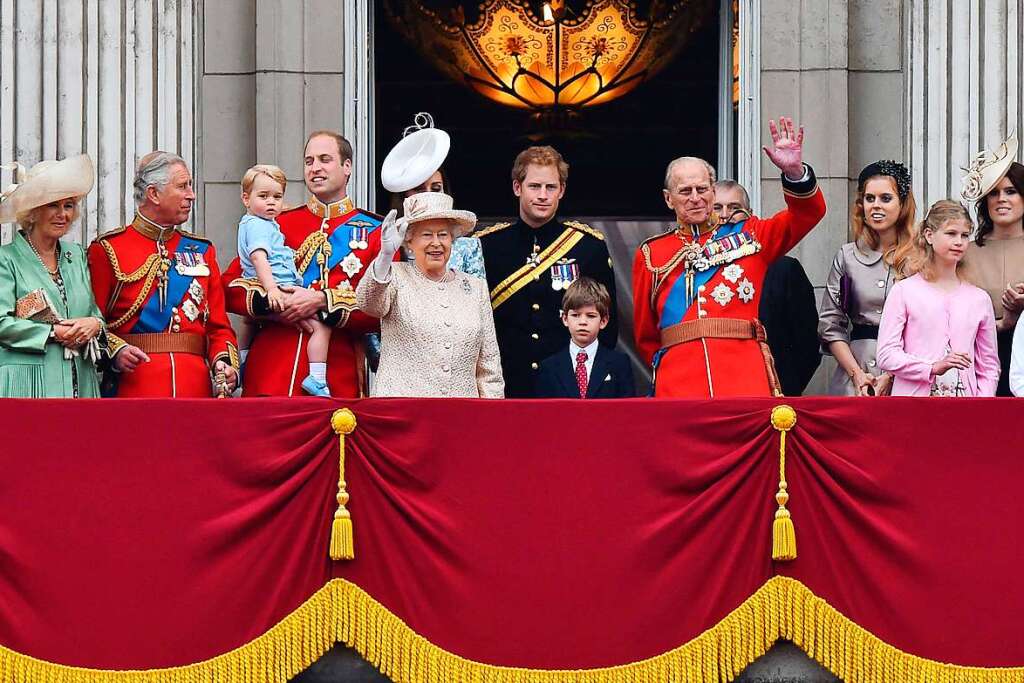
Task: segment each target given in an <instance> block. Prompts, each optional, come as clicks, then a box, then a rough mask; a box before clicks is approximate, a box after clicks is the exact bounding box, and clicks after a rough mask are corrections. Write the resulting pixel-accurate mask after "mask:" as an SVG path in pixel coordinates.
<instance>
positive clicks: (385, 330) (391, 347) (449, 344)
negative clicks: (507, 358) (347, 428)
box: [356, 192, 505, 398]
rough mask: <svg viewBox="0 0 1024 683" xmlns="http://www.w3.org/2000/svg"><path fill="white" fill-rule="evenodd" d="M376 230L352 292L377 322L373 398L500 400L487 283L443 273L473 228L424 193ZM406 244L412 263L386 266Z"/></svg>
mask: <svg viewBox="0 0 1024 683" xmlns="http://www.w3.org/2000/svg"><path fill="white" fill-rule="evenodd" d="M404 208H405V216H404V217H403V218H402V219H399V220H396V212H394V211H392V212H391V213H390V214H388V216H387V218H385V220H384V224H383V225H382V227H381V230H382V234H381V250H380V254H379V255H378V257H377V258H376V259H375V260H374V261H373V263H372V264H371V265H370V272H369V273H368V274H367V275H368V277H363V278H362V279H361V280H360V282H359V286H358V288H357V289H356V300H357V302H358V305H359V308H360V310H362V311H363V312H364V313H366V314H368V315H372V316H374V317H377V318H380V320H381V324H380V327H381V355H380V365H379V367H378V371H377V377H376V381H375V383H374V386H373V390H372V391H371V395H373V396H406V397H462V398H503V397H504V393H505V382H504V380H503V378H502V375H501V357H500V355H499V352H498V342H497V338H496V337H495V333H494V318H493V316H492V314H491V301H490V295H489V294H488V291H487V283H486V282H485V281H484V280H480V279H479V278H473V277H470V276H468V275H466V274H465V273H460V272H457V271H454V270H451V269H449V268H448V267H447V263H448V258H449V256H450V255H451V245H452V241H453V240H454V239H455V238H456V237H459V236H461V235H463V234H465V233H466V232H468V231H469V230H471V229H472V227H473V226H474V225H475V224H476V216H474V215H473V214H472V213H470V212H468V211H456V210H454V209H452V199H451V197H449V196H448V195H446V194H443V193H440V192H424V193H421V194H416V195H413V196H411V197H409V198H407V199H406V200H405V207H404ZM403 242H404V243H405V246H406V247H407V248H408V249H410V250H411V251H412V252H413V253H414V254H415V256H416V260H415V262H406V263H403V262H397V263H396V262H393V258H394V255H395V253H396V251H397V250H398V247H399V246H401V245H402V243H403Z"/></svg>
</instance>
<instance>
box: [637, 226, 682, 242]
mask: <svg viewBox="0 0 1024 683" xmlns="http://www.w3.org/2000/svg"><path fill="white" fill-rule="evenodd" d="M675 231H676V229H675V228H670V229H668V230H666V231H665V232H659V233H658V234H657V235H651V236H650V237H648V238H647V239H645V240H644V241H643V242H641V243H640V246H641V247H643V246H646V245H647V244H648V243H650V242H653V241H654V240H658V239H661V238H662V237H665V236H667V235H671V234H672V233H674V232H675Z"/></svg>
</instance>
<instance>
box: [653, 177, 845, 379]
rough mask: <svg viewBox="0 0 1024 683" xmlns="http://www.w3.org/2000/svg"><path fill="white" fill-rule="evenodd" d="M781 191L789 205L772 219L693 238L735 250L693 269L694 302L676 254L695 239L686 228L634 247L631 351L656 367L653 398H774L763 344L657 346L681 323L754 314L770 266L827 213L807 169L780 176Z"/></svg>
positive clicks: (707, 341) (706, 341)
mask: <svg viewBox="0 0 1024 683" xmlns="http://www.w3.org/2000/svg"><path fill="white" fill-rule="evenodd" d="M783 190H784V192H785V200H786V206H787V208H786V209H784V210H782V211H780V212H779V213H777V214H775V215H774V216H772V217H771V218H768V219H762V218H757V217H751V218H750V219H749V220H747V221H746V223H745V224H744V225H743V226H742V227H735V228H730V226H722V227H721V228H720V229H718V230H709V231H708V232H702V234H701V235H700V236H699V238H698V242H699V244H700V246H701V247H706V246H707V245H708V243H709V242H710V241H712V240H720V241H719V242H718V243H717V244H716V247H714V248H711V251H715V250H716V248H717V247H718V246H721V247H722V248H721V249H719V250H718V251H719V253H723V254H728V253H729V249H730V248H736V250H735V251H733V252H732V253H734V254H735V256H734V257H731V258H728V260H726V261H724V262H722V263H720V264H718V265H715V266H713V267H711V268H708V269H705V270H703V271H701V270H699V269H698V270H695V271H694V276H695V277H694V280H693V290H694V291H693V300H692V301H690V300H689V298H687V296H686V289H687V288H686V282H685V275H686V269H687V268H686V263H687V261H686V259H684V258H682V257H681V256H682V254H681V250H682V249H683V247H684V245H686V244H687V243H689V242H692V239H693V238H692V236H691V233H690V230H684V229H681V228H677V229H675V230H673V231H671V232H668V233H665V234H663V235H659V236H657V237H653V238H651V239H650V240H648V241H646V242H645V243H644V244H642V245H641V248H640V249H639V250H638V251H637V255H636V258H635V259H634V262H633V296H634V309H633V310H634V331H635V335H636V348H637V352H638V353H639V354H640V357H641V358H643V359H644V360H645V361H646V362H647V363H648V364H652V362H653V363H654V364H655V384H654V395H655V396H666V397H715V396H771V395H772V393H773V388H772V382H771V379H772V377H771V375H769V372H771V373H774V371H773V370H771V369H770V368H769V367H767V363H766V359H765V355H764V351H763V350H762V345H761V344H759V343H758V342H757V341H756V340H754V339H722V338H714V337H704V338H700V339H695V340H693V341H688V342H685V343H682V344H677V345H674V346H669V347H668V348H667V349H665V350H662V343H661V334H662V330H663V329H664V328H667V327H670V326H672V325H673V324H676V323H680V322H686V321H694V320H703V319H708V318H731V319H740V320H751V321H752V320H755V319H756V318H757V311H758V305H759V304H760V300H761V287H762V285H763V283H764V276H765V273H766V272H767V270H768V267H769V266H770V265H771V264H772V262H773V261H775V260H776V259H777V258H778V257H780V256H782V255H783V254H785V253H786V252H787V251H789V250H790V249H792V248H793V247H794V246H795V245H796V244H797V242H799V241H800V240H801V239H802V238H803V237H804V235H806V234H807V233H808V232H810V230H811V228H813V227H814V226H815V225H817V224H818V222H819V221H820V220H821V219H822V217H823V216H824V215H825V200H824V198H823V197H822V194H821V191H820V190H819V189H818V187H817V182H816V181H815V179H814V174H813V172H810V171H809V178H808V180H806V181H803V182H799V183H792V182H789V181H787V180H783ZM730 232H733V233H745V234H743V235H740V234H735V235H733V236H732V238H731V241H729V240H730V238H729V237H728V235H729V233H730ZM721 240H724V241H721ZM741 244H746V245H747V246H745V247H743V251H739V246H738V245H741ZM758 245H759V246H758ZM755 249H756V252H755V253H749V252H750V251H752V250H755ZM707 253H708V252H707V251H705V252H704V255H705V256H706V255H707ZM723 258H725V256H723ZM673 261H676V263H675V264H674V265H673V264H672V262H673ZM659 270H660V271H661V272H658V271H659Z"/></svg>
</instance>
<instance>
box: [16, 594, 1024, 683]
mask: <svg viewBox="0 0 1024 683" xmlns="http://www.w3.org/2000/svg"><path fill="white" fill-rule="evenodd" d="M780 638H782V639H786V640H790V641H792V642H793V643H795V644H796V645H797V646H798V647H800V649H802V650H803V651H804V652H806V653H807V655H808V656H809V657H811V658H812V659H814V660H815V661H817V662H818V663H819V664H821V665H822V666H824V667H825V668H826V669H828V670H829V671H831V672H832V673H833V674H834V675H836V676H838V677H839V678H841V679H842V680H844V681H846V682H847V683H856V682H859V681H871V682H872V683H904V682H905V681H935V682H937V683H1011V682H1012V683H1019V682H1020V681H1021V680H1024V667H1014V668H982V667H969V666H957V665H954V664H944V663H942V662H936V661H933V660H928V659H923V658H921V657H915V656H914V655H911V654H907V653H906V652H902V651H900V650H898V649H896V648H895V647H893V646H891V645H888V644H886V643H884V642H882V641H881V640H880V639H878V638H877V637H875V636H874V635H872V634H871V633H869V632H868V631H866V630H864V629H863V628H861V627H860V626H858V625H857V624H855V623H854V622H852V621H850V620H849V619H847V618H846V617H845V616H843V615H842V614H840V613H839V612H838V611H837V610H836V609H835V608H834V607H832V606H830V605H829V604H828V603H827V602H825V601H824V600H822V599H821V598H819V597H817V596H816V595H814V594H813V593H812V592H811V591H810V589H808V588H807V587H806V586H804V585H803V584H802V583H800V582H799V581H797V580H796V579H791V578H787V577H782V576H776V577H774V578H772V579H770V580H768V581H767V582H766V583H765V584H764V585H763V586H761V588H759V589H758V590H757V592H756V593H754V594H753V595H752V596H750V597H749V598H748V599H747V600H745V601H744V602H743V604H742V605H740V606H739V607H737V608H736V609H735V610H733V611H732V612H731V613H729V614H728V615H727V616H726V617H725V618H724V619H722V621H720V622H719V623H718V624H716V625H715V626H713V627H712V628H710V629H708V630H707V631H705V632H704V633H702V634H700V635H699V636H697V637H696V638H694V639H693V640H691V641H690V642H688V643H686V644H684V645H681V646H680V647H677V648H675V649H674V650H670V651H669V652H666V653H664V654H661V655H658V656H656V657H652V658H650V659H645V660H642V661H639V662H634V663H632V664H624V665H621V666H613V667H607V668H602V669H578V670H541V669H523V668H514V667H503V666H493V665H489V664H481V663H480V662H474V661H471V660H468V659H464V658H462V657H459V656H457V655H454V654H452V653H450V652H448V651H446V650H443V649H441V648H439V647H437V646H436V645H433V644H431V643H430V642H428V641H427V640H426V639H425V638H423V636H420V635H418V634H417V633H415V632H414V631H413V630H412V629H410V628H409V627H408V626H407V625H406V624H405V623H404V622H403V621H402V620H401V619H399V618H398V617H397V616H395V615H394V614H392V613H391V612H390V611H388V610H387V609H386V608H385V607H384V606H383V605H381V604H380V603H379V602H377V601H376V600H374V599H373V598H372V597H370V596H369V595H368V594H367V593H366V592H365V591H364V590H362V589H361V588H359V587H358V586H356V585H355V584H352V583H349V582H348V581H345V580H344V579H334V580H332V581H331V582H330V583H328V584H327V585H326V586H324V587H323V588H321V589H320V590H319V591H317V592H316V593H315V594H314V595H313V597H311V598H310V599H309V600H307V601H306V602H305V603H304V604H303V605H302V606H301V607H299V608H298V609H297V610H295V611H294V612H292V613H291V614H290V615H288V616H287V617H285V619H284V620H282V621H281V622H280V623H279V624H277V625H276V626H274V627H273V628H271V629H270V630H269V631H267V632H266V633H265V634H263V635H262V636H260V637H259V638H256V639H255V640H253V641H252V642H251V643H248V644H246V645H243V646H242V647H239V648H237V649H235V650H232V651H231V652H228V653H226V654H223V655H220V656H218V657H214V658H212V659H208V660H206V661H203V662H198V663H196V664H189V665H187V666H181V667H174V668H168V669H149V670H145V671H104V670H98V669H85V668H79V667H71V666H64V665H61V664H53V663H50V662H45V661H42V660H39V659H34V658H32V657H27V656H25V655H22V654H18V653H17V652H14V651H12V650H9V649H7V648H4V647H0V680H3V681H5V682H8V681H9V682H11V683H142V682H143V681H146V682H148V683H192V682H194V681H201V682H206V683H229V682H231V683H236V682H237V683H285V681H287V680H288V679H290V678H291V677H293V676H295V675H296V674H298V673H299V672H301V671H303V670H305V669H306V668H308V667H309V666H310V665H311V664H312V663H313V662H315V661H316V660H317V659H319V658H320V657H321V656H323V654H324V653H326V652H327V651H328V650H329V649H330V648H331V646H332V645H333V644H334V643H335V642H341V643H345V644H346V645H348V646H350V647H352V648H353V649H355V650H356V651H357V652H358V653H359V654H360V655H362V656H363V657H364V658H365V659H367V660H368V661H369V662H371V663H372V664H373V665H374V666H376V667H377V668H378V669H379V670H380V671H381V672H382V673H383V674H384V675H385V676H388V677H389V678H391V679H392V680H393V681H395V682H396V683H480V682H482V681H487V682H488V683H534V682H540V683H556V682H557V683H562V682H564V683H614V682H618V681H624V682H625V681H629V682H630V683H663V682H664V681H680V682H682V683H728V682H729V681H732V680H733V679H734V678H736V676H738V675H739V674H740V672H742V671H743V669H745V668H746V667H747V666H748V665H749V664H750V663H751V662H753V661H754V660H756V659H757V658H759V657H761V656H762V655H764V654H765V653H766V652H767V651H768V649H769V648H770V647H771V646H772V645H773V644H774V643H775V642H776V641H777V640H779V639H780Z"/></svg>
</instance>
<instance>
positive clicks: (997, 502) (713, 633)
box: [0, 398, 1024, 683]
mask: <svg viewBox="0 0 1024 683" xmlns="http://www.w3.org/2000/svg"><path fill="white" fill-rule="evenodd" d="M789 402H790V405H792V406H793V407H794V408H795V409H796V413H797V415H798V421H797V424H796V426H795V427H794V428H793V429H792V431H790V432H789V434H788V436H787V439H786V463H785V468H786V469H785V474H786V480H787V483H788V492H789V495H790V499H789V501H788V503H787V505H786V507H787V508H788V510H789V511H790V513H791V514H792V519H793V522H794V527H795V530H796V539H797V546H798V549H799V554H798V556H797V558H796V559H795V560H793V561H788V562H773V561H772V521H773V519H774V516H775V512H776V509H777V508H778V505H777V503H776V500H775V494H776V491H777V490H778V488H779V432H778V431H776V430H775V429H773V428H772V426H771V424H770V423H769V414H770V412H771V409H772V408H773V407H774V406H775V405H777V403H778V401H774V400H768V399H765V400H759V399H751V400H729V401H725V400H722V401H650V400H632V401H606V402H601V401H594V402H590V401H587V402H583V401H545V402H527V401H475V400H448V401H439V400H438V401H431V400H365V401H361V402H348V403H342V402H334V401H323V400H314V399H310V400H272V399H267V400H251V401H214V400H204V401H188V400H179V401H148V400H119V401H99V400H95V401H76V402H66V401H20V400H10V401H3V402H0V430H2V433H3V434H4V435H5V436H6V438H5V446H4V448H3V449H2V451H0V463H2V470H0V500H2V501H4V505H3V512H2V514H0V680H4V681H10V680H26V681H28V680H31V681H41V682H42V681H46V682H48V681H82V682H83V683H84V682H92V681H102V682H104V683H105V682H107V681H142V680H151V681H194V680H203V681H235V680H248V681H285V680H287V679H288V678H289V677H290V676H292V675H294V674H295V673H297V672H299V671H301V670H302V669H304V668H305V667H307V666H308V665H309V664H310V663H312V662H313V661H315V660H316V659H317V658H318V657H319V656H321V655H322V654H323V653H324V652H325V651H326V650H327V649H328V648H329V647H330V646H331V645H332V644H333V643H334V642H337V641H341V642H345V643H347V644H349V645H351V646H353V647H355V649H356V650H358V651H359V652H360V653H361V654H363V656H365V657H367V658H368V659H369V660H370V661H372V662H374V663H375V664H376V665H378V666H379V667H380V668H381V669H382V670H383V671H384V672H385V673H386V674H387V675H389V676H390V677H391V678H393V679H394V680H396V681H401V682H409V683H412V682H413V681H417V682H418V681H432V682H433V681H438V682H439V681H471V680H491V681H502V682H503V681H533V680H545V681H562V680H564V681H595V682H596V681H617V680H629V681H655V680H685V681H700V682H702V683H703V682H709V681H729V680H731V679H732V678H734V677H735V676H736V675H737V674H738V673H739V672H740V671H741V670H742V669H743V668H744V667H745V666H746V665H747V664H748V663H750V662H751V661H753V659H756V658H757V657H758V656H760V655H761V654H763V653H764V652H765V651H766V650H767V648H768V647H770V646H771V644H772V643H773V642H774V641H775V640H777V639H778V638H787V639H790V640H793V641H794V642H795V643H796V644H797V645H799V646H800V647H801V648H803V649H804V650H805V651H806V652H807V653H808V654H809V655H810V656H811V657H813V658H814V659H816V660H817V661H819V662H820V663H821V664H822V665H824V666H825V667H827V668H828V669H830V670H831V671H833V672H834V673H835V674H837V675H838V676H840V677H841V678H843V679H845V680H847V681H855V680H865V681H866V680H871V681H885V682H887V683H889V682H892V683H895V681H898V680H899V681H902V680H924V679H928V680H942V681H1021V680H1024V668H1020V667H1024V638H1022V637H1021V635H1020V634H1021V628H1020V623H1019V622H1020V618H1019V617H1020V614H1022V613H1024V588H1022V579H1021V567H1022V566H1024V542H1022V541H1024V538H1022V536H1024V534H1022V531H1024V496H1022V495H1021V494H1020V492H1019V489H1020V482H1021V481H1022V479H1024V465H1022V464H1021V452H1022V446H1024V423H1022V421H1021V420H1020V419H1019V414H1020V411H1021V408H1020V404H1018V403H1016V402H1014V401H1012V400H1000V399H975V400H957V399H948V400H946V399H930V400H919V399H899V398H892V399H881V400H842V399H793V400H791V401H789ZM342 407H348V408H350V409H351V410H352V411H353V413H354V414H355V417H356V419H357V422H358V425H357V427H356V428H355V431H354V432H353V433H351V434H350V435H348V436H347V437H346V438H345V455H344V467H345V481H346V487H347V493H348V494H349V495H350V499H349V500H348V501H347V504H346V508H347V510H348V511H349V512H350V513H351V519H352V529H353V534H352V539H353V541H354V555H355V557H354V559H351V560H338V561H334V560H331V558H330V555H329V552H328V550H329V545H330V538H331V524H332V519H333V518H334V515H335V511H336V509H337V508H338V502H337V499H336V496H337V494H338V467H339V447H338V437H337V435H336V434H335V432H334V430H333V429H332V427H331V417H332V414H333V413H334V411H335V410H337V409H339V408H342ZM944 663H945V664H944ZM1014 667H1017V668H1014Z"/></svg>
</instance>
